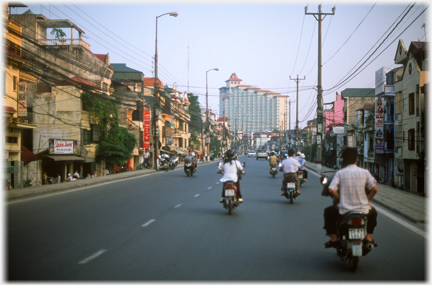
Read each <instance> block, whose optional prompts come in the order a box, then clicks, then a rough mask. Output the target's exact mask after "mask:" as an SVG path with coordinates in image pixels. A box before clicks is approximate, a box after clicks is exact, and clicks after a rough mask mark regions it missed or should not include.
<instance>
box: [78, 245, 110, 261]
mask: <svg viewBox="0 0 432 285" xmlns="http://www.w3.org/2000/svg"><path fill="white" fill-rule="evenodd" d="M105 251H106V249H102V250H99V251H98V252H96V253H95V254H93V255H91V256H89V257H87V258H86V259H83V260H81V261H80V262H78V264H86V263H87V262H89V261H91V260H93V259H95V258H96V257H98V256H99V255H101V254H103V253H104V252H105Z"/></svg>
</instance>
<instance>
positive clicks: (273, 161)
mask: <svg viewBox="0 0 432 285" xmlns="http://www.w3.org/2000/svg"><path fill="white" fill-rule="evenodd" d="M277 162H278V158H277V156H276V155H275V153H274V152H273V151H272V152H271V153H270V157H269V167H270V168H269V173H270V174H271V168H272V165H276V164H277Z"/></svg>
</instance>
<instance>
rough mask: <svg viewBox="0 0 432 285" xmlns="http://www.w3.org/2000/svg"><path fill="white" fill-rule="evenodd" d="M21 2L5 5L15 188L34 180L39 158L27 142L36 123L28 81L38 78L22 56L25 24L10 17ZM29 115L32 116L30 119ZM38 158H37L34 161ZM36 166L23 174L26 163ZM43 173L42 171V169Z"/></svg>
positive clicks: (9, 163)
mask: <svg viewBox="0 0 432 285" xmlns="http://www.w3.org/2000/svg"><path fill="white" fill-rule="evenodd" d="M22 5H23V4H20V3H9V5H4V6H3V8H4V11H3V17H4V18H3V19H4V23H5V27H4V31H5V33H4V43H5V50H4V52H5V54H6V56H5V61H4V64H3V70H4V76H5V77H4V78H3V79H4V81H3V82H4V92H5V94H4V95H5V96H4V98H3V119H4V123H5V128H4V133H3V137H4V140H3V143H4V146H3V147H4V158H5V160H6V163H5V172H6V173H5V180H6V182H9V183H10V184H11V186H12V187H13V188H21V187H23V184H24V183H23V182H24V181H27V180H30V177H31V178H32V179H31V180H35V179H36V177H37V171H36V167H37V165H38V163H37V158H35V155H34V154H33V153H32V152H31V150H29V149H28V148H31V144H28V143H26V139H25V137H26V135H27V134H29V133H31V132H32V131H33V129H34V128H36V125H34V124H32V123H33V120H31V115H32V114H30V113H29V112H28V111H27V84H29V83H34V82H36V80H37V79H36V78H35V77H33V76H31V75H30V74H28V72H26V70H25V64H26V60H25V57H23V56H22V26H21V25H20V24H19V23H17V22H15V21H13V20H11V19H10V18H9V15H8V6H9V7H16V6H18V7H22ZM29 119H30V120H29ZM32 160H36V161H32ZM29 164H30V167H29V168H31V169H34V171H32V173H31V174H29V175H28V176H27V175H23V169H24V165H27V166H28V165H29ZM39 173H40V172H39Z"/></svg>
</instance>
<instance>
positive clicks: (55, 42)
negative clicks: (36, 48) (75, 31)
mask: <svg viewBox="0 0 432 285" xmlns="http://www.w3.org/2000/svg"><path fill="white" fill-rule="evenodd" d="M38 44H40V45H45V46H82V47H84V48H85V49H88V50H90V44H89V43H87V42H85V41H84V40H80V39H41V40H38Z"/></svg>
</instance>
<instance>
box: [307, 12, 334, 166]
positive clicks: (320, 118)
mask: <svg viewBox="0 0 432 285" xmlns="http://www.w3.org/2000/svg"><path fill="white" fill-rule="evenodd" d="M307 10H308V7H307V6H306V7H305V14H306V15H313V16H314V17H315V19H316V20H317V21H318V86H317V87H318V96H317V162H316V164H317V171H318V173H321V164H322V145H321V140H322V132H323V99H322V83H321V68H322V63H321V61H322V58H321V51H322V47H321V22H322V21H323V20H324V19H325V17H326V16H327V15H334V14H335V11H336V7H333V9H332V13H322V12H321V5H319V6H318V13H308V12H307ZM323 16H324V17H323Z"/></svg>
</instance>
